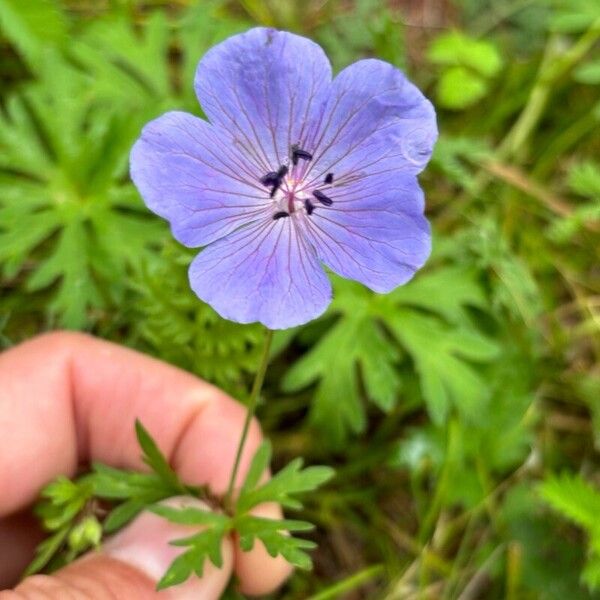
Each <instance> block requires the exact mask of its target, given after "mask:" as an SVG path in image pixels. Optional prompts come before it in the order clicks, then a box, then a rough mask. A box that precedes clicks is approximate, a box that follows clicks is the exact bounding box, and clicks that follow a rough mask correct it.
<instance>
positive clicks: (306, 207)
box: [304, 198, 315, 215]
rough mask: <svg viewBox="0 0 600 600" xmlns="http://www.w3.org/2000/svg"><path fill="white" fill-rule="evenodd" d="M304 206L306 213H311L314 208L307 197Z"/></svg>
mask: <svg viewBox="0 0 600 600" xmlns="http://www.w3.org/2000/svg"><path fill="white" fill-rule="evenodd" d="M304 208H305V209H306V212H307V214H309V215H312V214H313V210H315V205H314V204H313V203H312V202H311V201H310V200H309V199H308V198H307V199H306V200H305V201H304Z"/></svg>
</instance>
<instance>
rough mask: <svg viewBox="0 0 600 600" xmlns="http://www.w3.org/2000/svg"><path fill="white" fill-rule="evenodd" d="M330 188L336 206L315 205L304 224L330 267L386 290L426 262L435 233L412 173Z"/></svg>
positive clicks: (376, 176) (380, 175) (378, 176)
mask: <svg viewBox="0 0 600 600" xmlns="http://www.w3.org/2000/svg"><path fill="white" fill-rule="evenodd" d="M328 193H329V195H330V196H331V198H332V200H333V204H332V206H331V207H324V206H319V207H317V208H316V209H315V211H314V212H313V214H312V215H311V217H310V218H307V219H305V224H306V232H307V233H306V235H307V238H308V239H309V240H310V243H311V244H312V246H313V247H314V248H315V250H316V252H317V255H318V256H319V258H320V259H321V260H322V261H323V262H324V263H325V264H326V265H327V266H328V267H329V268H330V269H331V270H332V271H334V272H335V273H337V274H338V275H341V276H342V277H347V278H348V279H355V280H357V281H360V282H361V283H363V284H364V285H366V286H368V287H370V288H371V289H372V290H374V291H376V292H380V293H387V292H389V291H391V290H393V289H394V288H395V287H397V286H399V285H401V284H403V283H406V282H407V281H408V280H409V279H410V278H411V277H412V276H413V275H414V273H415V271H417V270H418V269H419V268H420V267H421V266H423V264H424V263H425V261H426V260H427V257H428V256H429V253H430V251H431V235H430V231H429V223H428V222H427V219H425V217H424V216H423V204H424V201H423V192H422V190H421V188H420V187H419V184H418V182H417V180H416V178H415V177H414V176H412V175H409V174H406V173H402V172H389V171H385V172H382V173H377V174H374V173H373V174H371V175H369V176H368V177H364V178H361V179H360V180H359V181H357V182H356V183H354V184H352V185H346V186H344V187H343V188H338V189H335V188H334V189H333V190H331V191H330V192H328Z"/></svg>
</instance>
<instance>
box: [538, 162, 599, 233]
mask: <svg viewBox="0 0 600 600" xmlns="http://www.w3.org/2000/svg"><path fill="white" fill-rule="evenodd" d="M568 185H569V187H570V188H571V190H572V191H573V193H574V194H577V195H578V196H581V197H583V198H585V199H586V202H585V203H582V204H580V205H579V206H577V208H575V210H574V211H573V212H572V213H571V214H570V215H569V216H568V217H566V218H563V219H557V220H556V221H555V222H554V223H553V224H552V226H551V227H550V229H549V232H548V235H549V236H550V237H551V238H552V239H553V240H555V241H556V242H558V243H568V242H570V241H571V240H572V239H573V237H574V236H575V235H576V234H578V233H580V232H581V231H582V230H584V229H585V227H586V226H589V225H590V224H594V223H598V222H600V165H598V164H597V163H595V162H592V161H588V162H584V163H580V164H576V165H574V166H573V167H572V168H571V170H570V172H569V178H568Z"/></svg>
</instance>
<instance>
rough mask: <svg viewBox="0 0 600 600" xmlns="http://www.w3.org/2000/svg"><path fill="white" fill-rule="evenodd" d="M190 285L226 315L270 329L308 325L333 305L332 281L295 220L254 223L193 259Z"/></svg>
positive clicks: (205, 300) (223, 315)
mask: <svg viewBox="0 0 600 600" xmlns="http://www.w3.org/2000/svg"><path fill="white" fill-rule="evenodd" d="M190 284H191V286H192V289H193V290H194V292H196V294H197V295H198V297H199V298H200V299H201V300H204V302H207V303H208V304H210V305H211V306H212V307H213V308H214V309H215V310H216V311H217V312H218V313H219V314H220V315H221V316H222V317H225V318H226V319H230V320H232V321H237V322H238V323H252V322H254V321H260V322H261V323H263V324H264V325H266V326H267V327H269V328H271V329H286V328H288V327H294V326H296V325H301V324H302V323H306V322H307V321H310V320H311V319H314V318H316V317H318V316H319V315H320V314H321V313H322V312H324V311H325V309H326V308H327V305H328V304H329V302H330V301H331V284H330V283H329V279H328V278H327V275H326V274H325V272H324V271H323V269H322V267H321V265H320V264H319V261H318V260H317V258H316V256H315V254H314V252H313V250H312V249H311V248H310V247H309V246H308V245H307V244H306V241H305V240H304V238H303V236H302V235H301V234H300V232H299V231H298V230H297V229H296V224H295V221H294V218H293V217H288V218H285V219H279V220H277V221H273V220H272V219H271V220H269V221H261V222H257V223H253V224H252V225H249V226H248V227H244V228H242V229H240V230H238V231H235V232H234V233H232V234H230V235H229V236H227V237H226V238H223V239H221V240H219V241H217V242H215V243H214V244H211V245H210V246H209V247H208V248H205V249H204V250H203V251H202V252H201V253H200V254H199V255H198V256H197V257H196V258H195V259H194V261H193V263H192V265H191V267H190Z"/></svg>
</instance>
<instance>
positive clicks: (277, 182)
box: [260, 165, 288, 198]
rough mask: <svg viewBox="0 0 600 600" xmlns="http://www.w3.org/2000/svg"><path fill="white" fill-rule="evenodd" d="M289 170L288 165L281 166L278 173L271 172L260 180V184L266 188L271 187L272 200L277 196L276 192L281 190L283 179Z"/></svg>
mask: <svg viewBox="0 0 600 600" xmlns="http://www.w3.org/2000/svg"><path fill="white" fill-rule="evenodd" d="M287 172H288V168H287V166H286V165H281V166H280V167H279V169H277V171H269V172H268V173H267V174H266V175H263V176H262V177H261V178H260V182H261V183H262V184H263V185H266V186H272V187H271V194H270V196H271V198H272V197H273V196H274V195H275V192H276V191H277V190H278V189H279V188H280V186H281V183H282V181H283V178H284V177H285V176H286V175H287Z"/></svg>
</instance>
